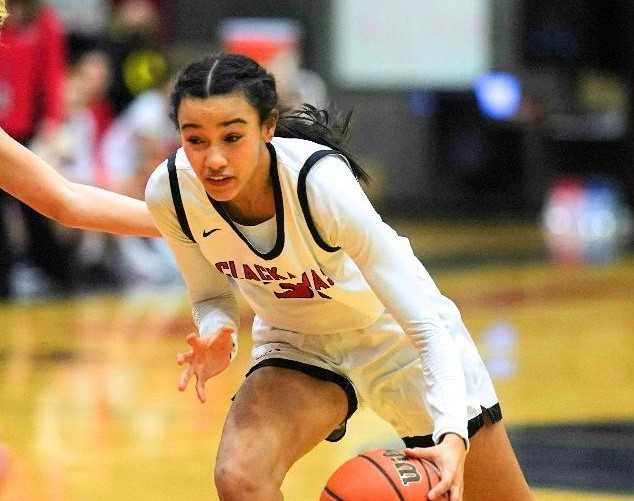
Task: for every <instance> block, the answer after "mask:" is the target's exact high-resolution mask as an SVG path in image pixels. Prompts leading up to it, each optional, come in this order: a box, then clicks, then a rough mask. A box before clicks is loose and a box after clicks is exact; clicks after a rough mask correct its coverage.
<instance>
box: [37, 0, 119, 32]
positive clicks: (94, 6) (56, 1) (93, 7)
mask: <svg viewBox="0 0 634 501" xmlns="http://www.w3.org/2000/svg"><path fill="white" fill-rule="evenodd" d="M45 2H46V4H47V5H50V6H51V7H53V8H54V9H55V11H56V12H57V15H58V16H59V17H60V19H61V21H62V23H63V25H64V27H65V28H66V31H67V33H68V34H69V35H70V36H71V38H72V37H75V36H77V37H87V38H97V37H103V36H104V35H105V33H106V31H107V28H108V22H109V20H110V10H111V7H110V1H109V0H45Z"/></svg>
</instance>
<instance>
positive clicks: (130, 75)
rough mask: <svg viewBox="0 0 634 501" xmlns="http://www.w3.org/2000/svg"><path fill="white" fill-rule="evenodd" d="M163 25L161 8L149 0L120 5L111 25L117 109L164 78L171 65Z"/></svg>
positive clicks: (113, 92)
mask: <svg viewBox="0 0 634 501" xmlns="http://www.w3.org/2000/svg"><path fill="white" fill-rule="evenodd" d="M160 26H161V22H160V16H159V12H158V10H157V8H156V6H155V4H153V3H152V2H150V1H149V0H125V1H123V2H121V3H120V4H119V5H118V6H117V7H116V10H115V12H114V15H113V19H112V25H111V28H110V56H111V59H112V63H113V68H114V75H113V82H112V86H111V89H110V97H111V99H112V103H113V105H114V108H115V113H119V112H121V111H122V110H123V109H125V108H126V107H127V106H128V104H129V103H130V102H131V101H132V99H134V97H135V96H137V95H139V94H140V93H141V92H143V91H145V90H148V89H151V88H155V87H156V86H157V85H158V84H159V83H160V82H161V81H163V80H164V78H165V75H166V73H167V67H168V65H167V59H166V57H165V53H164V50H163V48H162V44H161V40H160Z"/></svg>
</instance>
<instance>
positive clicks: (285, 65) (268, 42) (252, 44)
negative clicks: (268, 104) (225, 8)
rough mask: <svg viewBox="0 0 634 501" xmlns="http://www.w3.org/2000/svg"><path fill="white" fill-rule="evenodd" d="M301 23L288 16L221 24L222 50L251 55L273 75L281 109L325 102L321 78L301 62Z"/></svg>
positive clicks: (325, 91)
mask: <svg viewBox="0 0 634 501" xmlns="http://www.w3.org/2000/svg"><path fill="white" fill-rule="evenodd" d="M301 31H302V30H301V27H300V26H299V24H298V23H297V22H296V21H293V20H290V19H269V18H262V19H260V18H230V19H226V20H224V21H223V22H222V23H221V25H220V38H221V42H222V48H223V50H224V51H225V52H233V53H237V54H242V55H244V56H247V57H250V58H251V59H254V60H255V61H257V62H258V63H259V64H261V65H262V66H264V67H265V68H266V69H267V70H268V71H270V72H271V73H273V75H275V82H276V86H277V93H278V96H279V105H280V107H281V108H282V111H286V110H290V109H296V108H298V107H300V106H301V105H302V104H304V103H307V104H311V105H313V106H315V107H317V108H320V109H323V108H326V107H327V105H328V102H327V101H328V92H327V88H326V84H325V82H324V80H323V79H322V78H321V77H320V76H319V75H318V74H317V73H315V72H314V71H311V70H308V69H306V68H302V66H301V58H300V52H301Z"/></svg>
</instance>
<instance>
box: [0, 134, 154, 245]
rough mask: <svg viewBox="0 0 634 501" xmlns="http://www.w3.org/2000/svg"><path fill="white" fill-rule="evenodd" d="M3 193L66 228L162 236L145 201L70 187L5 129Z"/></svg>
mask: <svg viewBox="0 0 634 501" xmlns="http://www.w3.org/2000/svg"><path fill="white" fill-rule="evenodd" d="M0 188H2V189H3V190H4V191H6V192H8V193H10V194H11V195H13V196H14V197H16V198H17V199H18V200H21V201H22V202H24V203H25V204H27V205H29V206H30V207H32V208H33V209H34V210H36V211H38V212H39V213H40V214H43V215H44V216H46V217H49V218H51V219H53V220H55V221H57V222H58V223H60V224H63V225H64V226H69V227H72V228H80V229H85V230H94V231H104V232H108V233H115V234H120V235H138V236H160V233H159V231H158V229H157V228H156V226H155V225H154V222H153V220H152V218H151V216H150V213H149V211H148V209H147V207H146V205H145V203H144V202H143V201H141V200H136V199H133V198H130V197H126V196H125V195H121V194H119V193H114V192H110V191H107V190H102V189H100V188H97V187H94V186H88V185H83V184H79V183H73V182H70V181H69V180H68V179H66V178H65V177H63V176H62V175H61V174H59V173H58V172H57V171H56V170H55V169H54V168H53V167H51V166H50V165H49V164H48V163H46V162H45V161H44V160H42V159H41V158H39V157H38V156H37V155H35V154H34V153H33V152H31V151H29V150H28V149H27V148H25V147H24V146H22V145H21V144H20V143H18V142H17V141H15V140H14V139H13V138H11V136H9V135H8V134H7V133H6V132H4V131H3V130H2V129H0Z"/></svg>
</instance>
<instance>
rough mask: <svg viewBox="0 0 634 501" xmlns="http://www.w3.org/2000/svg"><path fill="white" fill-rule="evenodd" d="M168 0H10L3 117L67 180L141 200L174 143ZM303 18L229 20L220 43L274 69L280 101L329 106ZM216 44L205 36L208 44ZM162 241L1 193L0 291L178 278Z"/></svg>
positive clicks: (64, 290)
mask: <svg viewBox="0 0 634 501" xmlns="http://www.w3.org/2000/svg"><path fill="white" fill-rule="evenodd" d="M170 6H171V4H170V2H169V1H168V0H9V1H8V2H7V7H8V10H9V14H10V15H9V18H8V21H7V23H6V24H5V26H4V28H3V32H2V43H0V126H2V128H3V129H4V130H5V131H6V132H8V133H9V134H10V135H11V136H13V137H14V138H15V139H16V140H18V141H19V142H21V143H22V144H24V145H25V146H27V147H29V148H30V149H31V150H33V151H34V152H36V153H37V154H38V155H40V156H41V157H42V158H44V159H45V160H46V161H48V162H49V163H50V164H52V165H53V166H54V167H55V168H56V169H58V170H59V171H60V172H62V173H63V174H64V175H65V176H66V177H67V178H69V179H70V180H72V181H75V182H81V183H85V184H93V185H96V186H100V187H102V188H106V189H110V190H114V191H117V192H120V193H124V194H127V195H129V196H132V197H135V198H140V199H142V198H143V194H144V190H145V184H146V181H147V179H148V177H149V175H150V173H151V172H152V170H153V169H154V168H155V167H156V166H157V165H158V164H159V163H160V162H161V161H163V160H164V159H165V158H166V157H167V156H168V155H169V153H171V151H173V150H174V149H175V148H176V147H177V146H178V135H177V131H176V129H175V127H174V125H173V124H172V123H171V121H170V118H169V91H170V83H171V81H172V80H173V77H174V73H175V69H176V68H173V67H172V66H173V62H172V61H171V60H170V57H169V56H170V54H169V50H168V49H169V47H168V46H169V41H170V40H169V39H170V33H169V30H170V26H169V23H168V20H169V19H170V15H169V8H170ZM301 31H302V30H301V27H300V26H299V25H298V24H297V23H296V22H294V21H291V20H288V19H266V18H262V19H259V20H257V19H253V18H245V19H243V20H241V18H235V19H225V20H223V21H222V23H221V27H220V29H219V40H220V43H219V45H220V47H219V48H221V49H224V50H226V51H231V52H240V53H243V54H245V55H247V56H250V57H252V58H254V59H256V60H258V62H260V63H261V64H263V65H264V66H266V67H267V68H268V69H269V71H271V72H272V73H274V74H275V75H276V79H277V84H278V94H279V99H280V106H281V107H282V109H283V110H284V109H290V108H295V107H297V106H299V105H300V104H302V103H304V102H307V103H310V104H313V105H315V106H318V107H324V106H326V105H327V102H326V100H327V93H326V86H325V84H324V82H323V80H322V79H321V78H320V77H319V76H318V75H317V74H315V73H314V72H312V71H309V70H306V69H304V68H302V67H301V62H300V58H299V54H300V39H301ZM213 49H214V47H211V46H210V50H213ZM178 280H179V278H178V273H177V270H176V268H175V263H174V262H173V261H172V259H171V257H170V254H169V252H168V249H167V248H166V245H165V243H164V242H163V241H162V240H160V239H144V238H130V237H125V238H124V237H114V236H110V235H102V234H96V233H89V232H82V231H77V230H69V229H67V228H62V227H60V226H58V225H56V224H55V223H52V222H51V221H49V220H47V219H46V218H44V217H42V216H40V215H39V214H37V213H36V212H34V211H33V210H31V209H30V208H29V207H27V206H25V205H23V204H21V203H19V202H18V201H16V200H14V199H13V198H11V197H10V196H9V195H7V194H5V193H2V192H0V300H3V299H4V300H7V299H8V300H14V299H18V300H19V299H31V298H33V297H44V298H49V297H56V296H61V297H63V296H67V295H72V294H76V293H83V292H85V291H91V290H95V289H102V290H103V289H104V288H105V289H120V288H126V287H138V286H150V287H153V286H158V285H164V284H168V285H171V284H173V283H177V282H178Z"/></svg>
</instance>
